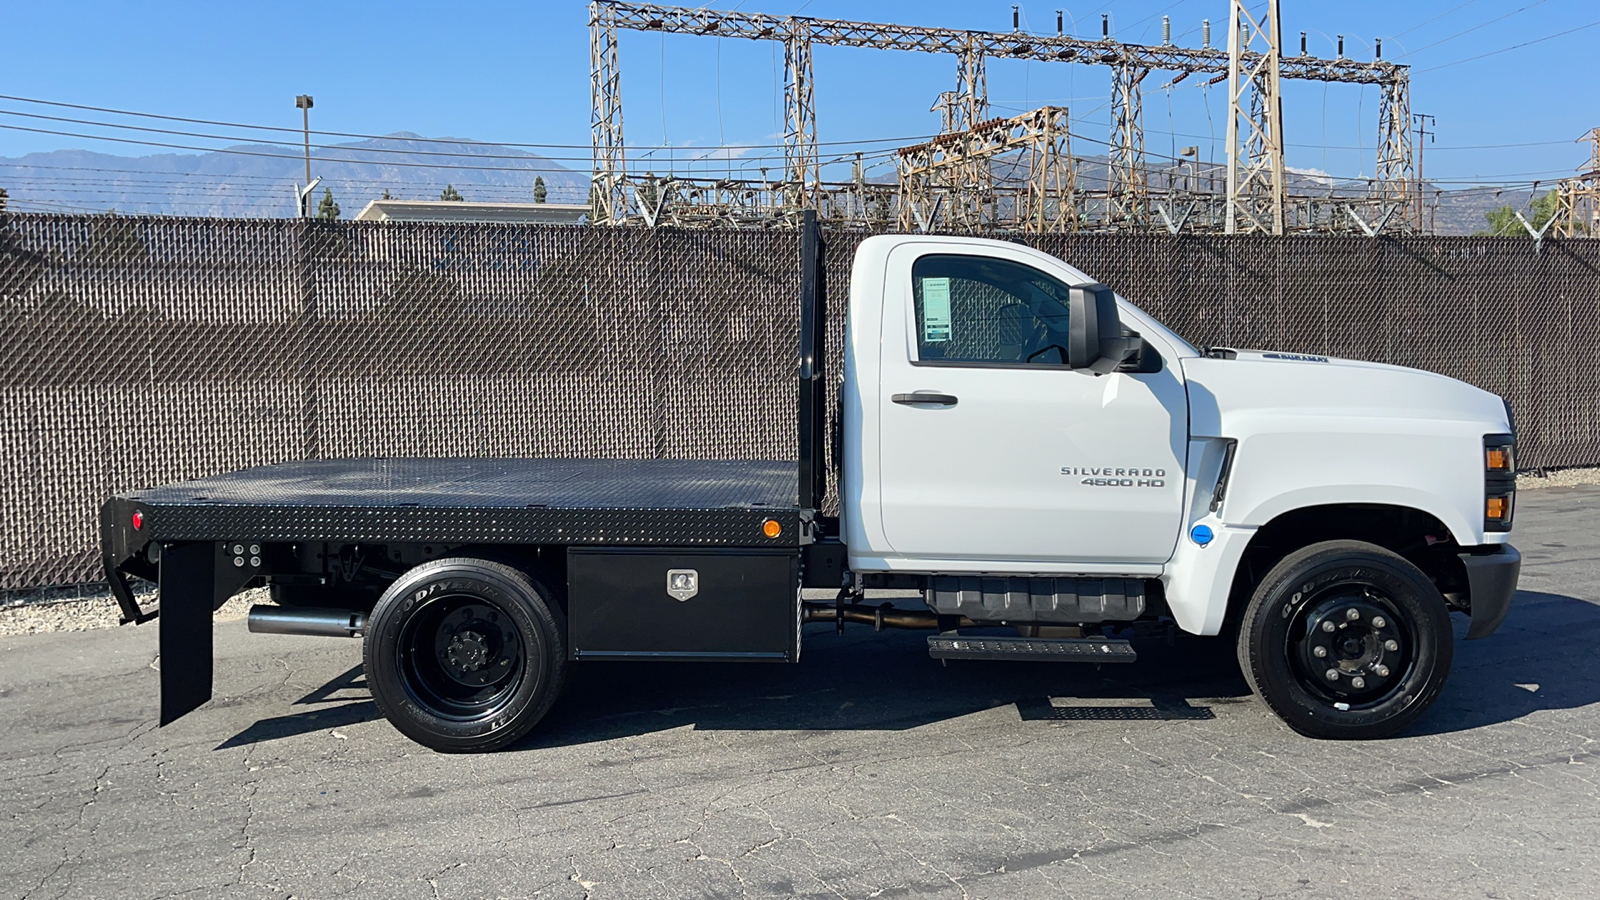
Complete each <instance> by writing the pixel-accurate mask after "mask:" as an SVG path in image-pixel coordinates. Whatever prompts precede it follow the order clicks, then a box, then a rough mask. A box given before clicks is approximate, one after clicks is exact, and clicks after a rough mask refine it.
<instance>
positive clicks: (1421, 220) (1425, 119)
mask: <svg viewBox="0 0 1600 900" xmlns="http://www.w3.org/2000/svg"><path fill="white" fill-rule="evenodd" d="M1411 120H1412V121H1413V122H1416V123H1417V233H1418V234H1426V233H1427V232H1428V228H1427V215H1428V214H1427V212H1426V208H1427V205H1426V201H1425V200H1424V198H1423V191H1424V190H1426V182H1425V181H1424V180H1423V176H1422V148H1423V147H1425V146H1427V144H1428V142H1429V141H1432V140H1433V135H1434V132H1432V131H1429V130H1428V126H1429V125H1432V126H1434V127H1435V128H1437V127H1438V124H1439V123H1438V120H1436V119H1434V117H1433V116H1430V115H1428V114H1427V113H1412V114H1411Z"/></svg>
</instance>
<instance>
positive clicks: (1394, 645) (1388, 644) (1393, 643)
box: [1383, 638, 1400, 653]
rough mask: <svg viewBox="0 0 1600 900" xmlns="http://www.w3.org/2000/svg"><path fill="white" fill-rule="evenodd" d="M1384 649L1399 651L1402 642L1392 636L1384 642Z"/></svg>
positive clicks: (1391, 651)
mask: <svg viewBox="0 0 1600 900" xmlns="http://www.w3.org/2000/svg"><path fill="white" fill-rule="evenodd" d="M1383 649H1385V650H1387V651H1389V652H1390V653H1394V652H1397V651H1398V650H1399V649H1400V642H1399V641H1397V640H1394V639H1393V638H1390V639H1389V640H1387V641H1384V642H1383Z"/></svg>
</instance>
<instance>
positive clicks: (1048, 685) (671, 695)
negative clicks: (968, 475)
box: [519, 626, 1250, 749]
mask: <svg viewBox="0 0 1600 900" xmlns="http://www.w3.org/2000/svg"><path fill="white" fill-rule="evenodd" d="M926 640H927V633H926V632H895V631H888V632H884V633H881V634H874V633H872V632H870V631H865V630H861V631H858V630H856V628H852V629H851V630H850V631H847V632H846V634H845V635H844V636H843V637H840V636H837V635H835V634H834V632H833V631H832V629H831V628H829V627H826V626H813V627H808V628H807V630H806V636H805V649H804V654H803V660H802V662H801V663H800V665H798V666H786V665H764V664H750V665H739V664H726V663H724V664H680V665H674V666H671V667H670V668H669V667H666V666H663V665H662V664H659V663H657V664H651V663H607V664H604V665H591V666H580V667H578V668H577V669H576V670H575V672H574V674H575V676H576V677H575V679H574V682H573V683H572V684H571V685H570V686H569V688H568V691H567V695H566V697H565V698H563V700H562V701H561V702H560V703H558V704H557V705H556V707H555V709H553V710H552V711H551V713H550V716H549V717H548V718H547V719H546V720H545V722H543V723H542V724H541V725H540V726H539V728H538V729H536V730H535V732H534V734H532V735H530V736H529V738H528V739H527V740H525V741H523V742H522V743H521V744H520V745H519V746H520V747H521V748H523V749H533V748H539V747H553V746H563V745H571V744H582V743H589V742H593V741H604V740H610V739H613V738H617V737H624V736H629V735H636V734H641V733H647V732H652V731H662V730H666V729H671V728H679V727H682V726H685V725H692V726H694V727H695V728H696V729H698V730H702V731H707V730H711V731H715V730H726V731H784V730H801V731H819V730H820V731H828V730H889V731H898V730H905V729H910V728H916V727H919V726H922V725H929V724H932V723H935V722H941V721H947V720H950V719H956V718H959V717H961V716H965V715H970V714H973V713H978V712H983V711H985V710H989V709H993V708H995V707H1004V706H1014V707H1015V708H1016V711H1017V714H1018V715H1019V716H1020V717H1021V718H1022V719H1023V720H1024V721H1068V720H1091V721H1095V720H1099V721H1104V720H1173V719H1209V718H1213V717H1214V713H1213V712H1212V707H1213V706H1215V705H1217V704H1222V703H1237V702H1242V701H1244V700H1247V699H1248V697H1249V693H1250V692H1249V688H1248V687H1247V686H1246V685H1245V682H1244V679H1243V678H1242V677H1241V676H1240V675H1239V671H1238V666H1237V664H1236V663H1235V662H1234V660H1233V652H1232V650H1231V648H1229V647H1226V646H1224V644H1223V643H1222V642H1220V641H1206V640H1192V639H1180V640H1179V641H1178V642H1177V643H1176V644H1175V645H1174V646H1172V647H1167V646H1165V645H1164V642H1162V641H1148V642H1136V646H1137V647H1138V648H1139V650H1140V653H1141V656H1140V659H1139V661H1138V662H1136V663H1133V664H1127V665H1104V666H1096V665H1090V664H1078V663H1024V662H975V661H952V662H950V663H949V664H948V665H945V664H943V663H941V661H939V660H935V659H931V658H929V656H928V651H927V643H926Z"/></svg>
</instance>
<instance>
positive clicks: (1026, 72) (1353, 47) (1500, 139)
mask: <svg viewBox="0 0 1600 900" xmlns="http://www.w3.org/2000/svg"><path fill="white" fill-rule="evenodd" d="M1058 2H1059V0H1058ZM1258 5H1259V4H1258ZM711 6H712V7H714V8H723V9H727V8H738V9H740V10H741V11H760V12H766V13H772V14H780V15H789V14H795V13H799V14H801V15H805V16H817V17H832V18H854V19H868V20H873V21H894V22H901V23H907V24H923V25H937V26H944V27H955V28H971V29H986V30H997V31H1003V30H1009V29H1010V26H1011V4H1010V3H1008V2H1007V3H998V2H987V0H983V2H952V0H925V2H917V3H907V2H888V0H857V2H845V0H809V2H807V0H742V2H741V0H719V2H717V3H714V4H711ZM1064 8H1065V10H1066V13H1067V15H1068V16H1069V18H1068V20H1067V21H1068V29H1069V30H1073V29H1075V30H1076V33H1077V34H1079V35H1080V36H1084V37H1098V35H1099V31H1100V17H1101V14H1102V13H1109V14H1110V17H1111V24H1112V31H1113V36H1114V37H1117V38H1119V39H1122V40H1128V41H1136V42H1145V43H1157V42H1159V41H1160V39H1161V16H1162V15H1163V14H1166V15H1169V16H1171V18H1172V31H1173V38H1174V42H1176V43H1180V44H1186V45H1191V46H1197V45H1198V44H1199V43H1200V23H1201V20H1202V19H1206V18H1209V19H1210V20H1211V21H1212V24H1213V33H1214V41H1215V42H1217V43H1221V42H1222V40H1223V38H1222V36H1223V35H1224V33H1225V28H1224V27H1223V25H1224V23H1225V22H1226V19H1227V15H1228V5H1227V3H1226V2H1225V0H1178V2H1172V0H1100V2H1097V3H1071V4H1068V5H1066V6H1065V7H1064ZM1055 9H1056V3H1054V2H1052V3H1032V4H1029V3H1024V4H1023V15H1024V17H1025V25H1026V26H1028V27H1030V28H1031V29H1032V30H1034V31H1038V32H1041V33H1053V32H1054V30H1055V12H1054V11H1055ZM1282 10H1283V19H1284V22H1283V29H1284V34H1285V40H1284V44H1285V49H1286V51H1289V52H1295V51H1297V50H1298V46H1299V34H1300V32H1301V31H1306V32H1307V33H1308V39H1309V42H1310V50H1311V52H1312V53H1315V54H1321V55H1327V56H1331V55H1333V49H1334V40H1335V36H1336V35H1338V34H1343V35H1345V41H1346V44H1345V46H1346V53H1347V55H1349V56H1351V57H1352V58H1355V59H1370V58H1371V57H1372V52H1373V39H1374V38H1382V39H1383V51H1384V58H1385V59H1389V60H1394V61H1397V62H1403V63H1409V64H1411V65H1412V67H1413V73H1412V84H1413V90H1412V108H1413V110H1414V111H1416V112H1424V113H1430V114H1432V115H1434V116H1436V117H1437V139H1436V142H1435V143H1433V144H1430V145H1428V146H1427V148H1426V151H1425V152H1426V169H1427V171H1426V174H1427V175H1428V176H1429V178H1430V179H1455V180H1460V181H1461V182H1467V181H1473V180H1496V181H1523V182H1526V181H1531V180H1533V179H1544V180H1547V181H1548V180H1551V179H1554V178H1558V177H1561V176H1562V175H1566V174H1570V173H1571V172H1572V171H1573V170H1574V168H1575V167H1577V166H1578V165H1579V164H1580V163H1582V162H1583V161H1584V160H1585V159H1586V156H1587V154H1586V149H1585V146H1584V145H1580V144H1575V143H1573V141H1574V139H1576V138H1578V137H1579V136H1581V135H1582V134H1583V133H1585V132H1586V131H1587V130H1588V129H1590V128H1592V127H1595V126H1597V125H1600V99H1597V97H1600V92H1597V91H1596V90H1595V86H1594V84H1593V74H1592V73H1593V60H1594V58H1595V55H1596V51H1597V50H1600V3H1596V2H1594V0H1468V2H1462V0H1422V2H1392V0H1391V2H1382V3H1380V2H1368V0H1344V2H1339V3H1326V2H1315V3H1314V2H1309V0H1283V3H1282ZM5 19H6V30H7V33H8V38H9V39H8V40H7V42H6V51H5V52H4V53H3V54H0V93H4V94H8V95H15V96H20V97H28V98H38V99H45V100H57V101H66V102H72V103H82V104H89V105H95V106H105V107H114V108H121V109H131V110H139V111H145V112H155V113H163V114H168V115H178V116H189V117H194V118H201V119H217V120H225V121H231V122H244V123H255V124H265V125H281V126H295V127H298V126H299V124H300V120H299V115H300V114H299V111H298V110H296V109H295V108H294V103H293V98H294V95H295V94H297V93H310V94H313V95H314V96H315V97H316V108H315V109H314V110H313V111H312V124H313V127H314V128H325V129H328V130H336V131H345V132H355V133H373V134H382V133H389V132H394V131H401V130H404V131H414V132H418V133H420V134H423V135H428V136H457V137H470V138H474V139H481V140H492V141H515V142H539V143H550V144H570V145H576V148H575V149H570V150H549V151H545V152H546V154H547V155H549V156H552V157H555V158H557V159H562V158H565V164H566V165H569V166H571V167H573V168H577V169H580V170H585V171H586V170H587V168H588V163H587V158H588V152H587V150H586V149H584V148H586V147H587V146H588V141H589V129H588V124H589V79H588V65H589V60H588V53H589V49H588V34H587V26H586V23H587V9H586V5H585V4H584V3H582V2H577V0H560V2H548V0H547V2H528V0H520V2H476V3H459V4H448V5H447V4H442V3H422V2H412V0H388V2H385V3H381V4H380V3H357V2H345V3H329V2H318V3H303V2H280V3H271V4H267V3H217V2H215V0H210V2H205V3H189V2H161V3H156V2H152V3H137V4H131V3H126V2H72V0H56V2H50V3H43V2H33V3H23V2H18V3H12V4H9V5H8V8H7V12H6V14H5ZM1496 19H1498V21H1494V20H1496ZM1590 23H1595V27H1589V28H1585V29H1583V30H1579V31H1575V32H1574V33H1572V34H1568V35H1565V36H1560V37H1554V38H1551V39H1549V40H1540V39H1542V38H1546V37H1548V36H1550V35H1554V34H1556V33H1558V32H1562V31H1566V30H1568V29H1574V28H1580V27H1582V26H1585V25H1589V24H1590ZM1479 26H1481V27H1479ZM1463 32H1465V33H1463ZM1530 41H1539V42H1538V43H1533V44H1531V45H1530V46H1526V47H1522V48H1520V49H1512V50H1509V51H1507V52H1496V51H1502V50H1505V49H1506V48H1511V47H1513V46H1515V45H1518V44H1522V43H1525V42H1530ZM1484 54H1492V55H1487V56H1484V58H1481V59H1471V58H1472V57H1477V56H1480V55H1484ZM621 56H622V82H623V103H624V113H625V117H626V136H627V139H628V143H629V144H632V145H641V146H643V145H651V146H655V145H674V146H677V147H679V149H675V150H671V151H667V150H656V151H653V154H652V155H651V156H650V158H649V159H648V160H645V161H640V162H638V164H637V168H639V169H645V168H650V169H654V170H657V171H666V170H669V169H671V170H676V171H680V172H682V171H695V172H705V173H728V172H731V173H733V174H739V173H740V172H741V171H742V172H743V173H745V174H748V175H752V176H754V175H756V174H758V172H757V170H758V169H759V168H760V167H761V166H763V165H765V166H769V167H773V168H775V169H776V168H777V167H778V166H780V165H781V163H780V162H778V161H776V160H774V159H773V158H771V156H772V155H775V154H776V153H777V151H775V150H750V151H744V152H743V153H742V155H741V157H740V158H738V159H733V160H727V159H721V158H712V159H695V157H700V156H704V155H705V154H704V151H698V150H692V149H688V148H687V147H684V146H683V145H695V146H699V147H704V146H716V145H719V144H772V143H774V135H775V134H777V132H778V131H779V130H780V129H781V127H782V101H781V95H780V91H781V78H782V62H781V56H780V55H779V54H778V52H777V47H776V45H774V44H772V43H771V42H750V41H740V40H734V39H718V38H707V37H691V36H663V35H657V34H642V33H636V32H628V33H624V35H623V37H622V44H621ZM1461 60H1467V61H1465V62H1458V61H1461ZM954 65H955V64H954V59H953V58H951V57H945V56H932V55H926V54H911V53H897V52H890V51H873V50H857V49H847V48H835V47H819V48H817V49H816V51H815V66H816V74H817V105H818V122H819V127H818V131H819V138H820V139H821V140H822V141H824V142H828V141H857V140H868V139H891V138H902V137H903V138H914V137H916V136H921V135H927V134H930V133H932V132H934V131H936V130H937V127H938V117H937V114H935V113H933V112H930V111H929V106H930V104H931V103H932V102H933V100H934V98H935V95H937V94H938V93H939V92H940V91H944V90H948V89H950V88H952V87H953V86H954ZM1169 80H1170V76H1169V75H1163V74H1162V73H1153V74H1152V75H1151V76H1150V77H1149V78H1148V79H1147V80H1146V81H1145V93H1144V112H1145V128H1146V145H1147V149H1148V151H1149V152H1150V153H1151V154H1153V155H1171V154H1173V153H1175V152H1176V151H1177V150H1179V149H1181V148H1183V147H1185V146H1190V145H1198V146H1200V147H1201V155H1202V156H1203V157H1206V158H1214V159H1217V160H1219V161H1220V160H1221V159H1222V156H1223V152H1224V150H1223V146H1224V145H1223V136H1224V134H1225V129H1226V123H1225V119H1224V111H1225V106H1226V98H1225V90H1226V86H1225V85H1223V84H1219V85H1216V86H1212V87H1209V88H1207V87H1202V86H1200V85H1199V84H1198V82H1199V81H1200V79H1190V80H1189V81H1188V82H1185V83H1184V84H1181V85H1178V86H1176V87H1174V88H1172V89H1171V90H1163V89H1162V85H1164V84H1166V83H1167V81H1169ZM1108 94H1109V74H1108V71H1107V70H1106V69H1104V68H1099V67H1091V66H1079V65H1068V64H1047V63H1037V62H1036V63H1022V62H1016V61H1007V60H999V61H991V63H990V68H989V95H990V98H991V100H992V102H993V105H994V112H995V114H996V115H1009V114H1014V113H1016V112H1020V111H1022V110H1024V109H1028V108H1031V107H1035V106H1039V105H1043V104H1046V103H1050V104H1057V105H1066V106H1069V107H1070V108H1071V110H1072V116H1073V121H1074V125H1073V132H1074V133H1075V134H1082V135H1085V136H1087V137H1091V138H1099V139H1103V138H1104V137H1105V135H1106V131H1107V128H1108V111H1107V98H1108ZM1377 102H1378V94H1377V89H1376V88H1373V87H1357V86H1352V85H1322V84H1313V83H1306V82H1285V86H1284V103H1285V119H1286V121H1285V133H1286V136H1287V139H1288V143H1289V148H1288V151H1287V153H1288V163H1289V165H1290V166H1291V167H1296V168H1301V169H1318V170H1322V171H1325V172H1330V173H1332V174H1334V175H1339V176H1356V175H1360V174H1366V175H1370V174H1371V173H1372V170H1373V158H1374V149H1373V146H1374V143H1375V140H1376V135H1377ZM0 110H21V111H29V112H45V113H52V112H54V113H55V114H62V115H68V116H72V115H77V114H75V113H71V112H66V113H62V112H60V111H51V110H47V109H40V108H38V107H32V106H29V105H27V104H24V103H19V102H16V101H0ZM85 117H87V118H96V117H98V118H106V117H104V116H96V115H92V114H91V115H86V116H85ZM19 124H21V125H27V126H29V127H40V128H53V129H58V130H69V131H70V130H77V131H84V130H86V129H85V128H84V127H82V126H66V125H60V124H56V125H51V124H48V123H42V122H39V121H32V122H29V121H26V120H23V119H20V118H17V117H14V116H5V115H0V125H19ZM145 124H159V123H148V122H147V123H145ZM88 130H90V131H95V132H97V133H113V134H114V133H116V132H104V131H103V130H99V129H88ZM213 130H215V129H213ZM235 133H236V134H238V135H239V138H240V140H242V139H243V138H244V137H246V136H247V133H244V132H235ZM122 134H124V135H126V134H127V133H126V132H123V133H122ZM173 140H176V141H178V142H184V140H185V139H173ZM190 142H191V143H198V144H200V145H204V146H224V145H225V144H226V143H228V142H227V141H190ZM1505 144H1519V145H1520V144H1531V146H1514V147H1505V146H1498V147H1485V146H1484V145H1505ZM893 145H894V142H893V141H885V142H884V143H879V144H876V145H873V147H875V148H886V147H889V146H893ZM67 147H81V148H85V149H93V150H100V151H104V152H112V153H118V154H125V155H141V154H144V153H151V152H159V151H157V150H156V149H155V148H149V149H141V148H138V147H135V146H132V145H126V144H121V145H119V144H115V143H104V142H97V141H89V140H85V139H81V138H70V137H61V136H55V135H45V134H30V133H26V132H20V131H14V130H8V129H0V156H17V155H21V154H23V153H27V152H32V151H39V150H55V149H62V148H67ZM1473 148H1479V149H1473ZM828 150H829V148H827V147H824V157H825V158H827V156H828V155H829V154H828ZM1074 150H1075V152H1077V153H1080V154H1092V153H1097V152H1101V150H1102V148H1101V147H1099V146H1096V145H1091V144H1088V143H1087V142H1079V143H1078V144H1077V145H1075V147H1074ZM647 152H650V151H645V150H642V149H641V150H638V151H634V152H631V153H630V156H631V157H633V158H634V159H635V160H639V158H640V157H643V156H644V155H645V154H646V153H647ZM727 155H732V154H715V155H714V156H727ZM764 156H765V157H767V158H762V157H764ZM846 171H847V170H845V169H843V168H840V169H836V170H835V171H834V172H833V173H832V174H834V175H838V176H843V175H844V174H845V173H846ZM889 172H892V169H890V168H888V166H887V164H886V163H882V164H880V167H879V168H878V169H876V170H875V174H876V173H884V174H886V173H889Z"/></svg>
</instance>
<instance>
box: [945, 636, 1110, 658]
mask: <svg viewBox="0 0 1600 900" xmlns="http://www.w3.org/2000/svg"><path fill="white" fill-rule="evenodd" d="M928 655H929V656H931V657H933V658H934V659H999V660H1029V661H1036V662H1088V663H1131V662H1133V661H1135V660H1137V659H1138V658H1139V654H1138V653H1135V652H1134V649H1133V645H1132V644H1130V643H1128V642H1127V641H1125V640H1113V639H1111V638H1025V637H966V636H963V635H959V634H939V635H934V636H932V637H930V638H928Z"/></svg>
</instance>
